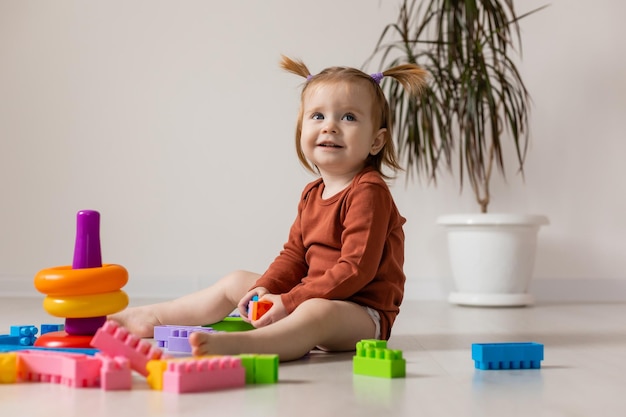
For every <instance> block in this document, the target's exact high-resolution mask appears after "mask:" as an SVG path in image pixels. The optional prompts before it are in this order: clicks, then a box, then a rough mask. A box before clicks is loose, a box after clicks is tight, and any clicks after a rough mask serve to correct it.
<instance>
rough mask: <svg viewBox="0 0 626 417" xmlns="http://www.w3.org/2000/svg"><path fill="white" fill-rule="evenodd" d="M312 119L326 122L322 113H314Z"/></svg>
mask: <svg viewBox="0 0 626 417" xmlns="http://www.w3.org/2000/svg"><path fill="white" fill-rule="evenodd" d="M311 119H313V120H324V115H323V114H322V113H313V114H312V115H311Z"/></svg>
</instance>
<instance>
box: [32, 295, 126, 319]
mask: <svg viewBox="0 0 626 417" xmlns="http://www.w3.org/2000/svg"><path fill="white" fill-rule="evenodd" d="M127 305H128V296H127V295H126V293H125V292H124V291H120V290H117V291H112V292H107V293H102V294H89V295H68V296H63V297H51V296H47V297H46V298H44V300H43V308H44V310H46V311H47V312H48V313H50V314H51V315H53V316H55V317H69V318H87V317H98V316H106V315H107V314H113V313H117V312H118V311H122V310H124V309H125V308H126V306H127Z"/></svg>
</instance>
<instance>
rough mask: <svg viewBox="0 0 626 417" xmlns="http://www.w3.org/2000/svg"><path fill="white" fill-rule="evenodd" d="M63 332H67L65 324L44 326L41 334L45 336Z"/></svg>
mask: <svg viewBox="0 0 626 417" xmlns="http://www.w3.org/2000/svg"><path fill="white" fill-rule="evenodd" d="M62 330H65V325H64V324H42V325H41V332H40V334H41V335H44V334H46V333H52V332H60V331H62Z"/></svg>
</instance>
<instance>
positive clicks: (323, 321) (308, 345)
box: [189, 298, 376, 361]
mask: <svg viewBox="0 0 626 417" xmlns="http://www.w3.org/2000/svg"><path fill="white" fill-rule="evenodd" d="M375 329H376V326H375V325H374V321H373V320H372V318H371V317H370V315H369V314H368V313H367V312H366V311H365V309H364V308H363V307H362V306H360V305H358V304H354V303H351V302H348V301H336V300H325V299H320V298H316V299H311V300H308V301H305V302H304V303H302V304H301V305H300V306H298V308H296V309H295V310H294V311H293V312H292V313H291V314H290V315H288V316H287V317H285V318H284V319H282V320H280V321H278V322H276V323H273V324H270V325H268V326H265V327H262V328H259V329H255V330H251V331H248V332H236V333H210V334H209V333H193V334H192V335H191V336H190V338H189V342H190V344H191V346H192V352H193V354H194V355H206V354H222V355H235V354H239V353H276V354H278V355H279V357H280V360H281V361H289V360H294V359H298V358H301V357H302V356H304V355H306V354H307V353H308V352H309V351H310V350H311V349H313V348H314V347H315V346H320V345H321V346H324V348H326V349H328V350H332V351H350V350H354V349H355V346H356V343H357V342H359V341H360V340H363V339H371V338H373V337H374V333H375Z"/></svg>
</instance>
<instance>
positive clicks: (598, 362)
mask: <svg viewBox="0 0 626 417" xmlns="http://www.w3.org/2000/svg"><path fill="white" fill-rule="evenodd" d="M40 303H41V300H40V299H9V298H0V333H8V331H9V326H11V325H16V324H34V325H37V326H39V325H40V324H41V323H55V322H60V321H58V319H54V318H52V317H50V316H48V315H47V313H45V312H44V311H43V310H42V309H41V306H40ZM137 304H139V303H137ZM494 341H497V342H503V341H535V342H540V343H543V344H544V345H545V360H544V361H543V363H542V369H541V370H523V371H522V370H520V371H479V370H475V369H474V366H473V362H472V361H471V351H470V349H471V344H472V343H483V342H494ZM389 347H390V348H394V349H401V350H403V352H404V356H405V358H406V360H407V369H406V370H407V376H406V378H403V379H394V380H390V379H381V378H373V377H365V376H355V375H353V374H352V354H349V353H345V354H333V355H331V354H315V355H311V356H310V357H308V358H306V359H303V360H300V361H297V362H292V363H287V364H281V366H280V376H279V378H280V382H279V383H278V384H276V385H269V386H247V387H246V388H244V389H235V390H230V391H221V392H211V393H200V394H182V395H175V394H170V393H163V392H159V391H151V390H150V389H149V388H148V386H147V384H146V383H145V381H144V380H143V379H142V378H141V377H140V376H136V379H135V380H134V386H133V390H132V391H122V392H104V391H101V390H100V389H72V388H68V387H65V386H61V385H54V384H46V383H28V384H24V383H22V384H8V385H7V384H5V385H0V416H18V415H19V416H46V417H50V416H81V417H85V416H88V417H96V416H116V417H124V416H133V417H139V416H200V415H202V416H219V417H226V416H254V417H261V416H297V417H306V416H315V417H325V416H342V417H344V416H345V417H347V416H359V417H368V416H376V417H383V416H425V417H434V416H446V417H452V416H454V417H460V416H474V417H486V416H506V417H514V416H525V417H526V416H533V417H543V416H546V417H547V416H559V417H560V416H564V417H565V416H576V417H578V416H602V417H611V416H620V417H623V416H626V304H553V305H546V304H539V305H536V306H534V307H529V308H519V309H482V308H467V307H458V306H451V305H449V304H447V303H445V302H423V301H420V302H417V301H407V302H405V304H404V306H403V308H402V312H401V314H400V316H399V318H398V321H397V324H396V326H395V328H394V333H393V336H392V338H391V340H390V341H389Z"/></svg>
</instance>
